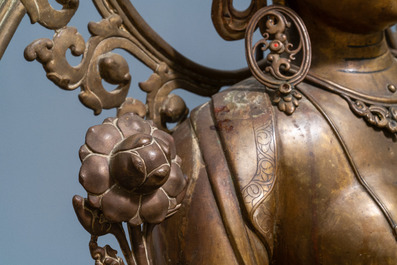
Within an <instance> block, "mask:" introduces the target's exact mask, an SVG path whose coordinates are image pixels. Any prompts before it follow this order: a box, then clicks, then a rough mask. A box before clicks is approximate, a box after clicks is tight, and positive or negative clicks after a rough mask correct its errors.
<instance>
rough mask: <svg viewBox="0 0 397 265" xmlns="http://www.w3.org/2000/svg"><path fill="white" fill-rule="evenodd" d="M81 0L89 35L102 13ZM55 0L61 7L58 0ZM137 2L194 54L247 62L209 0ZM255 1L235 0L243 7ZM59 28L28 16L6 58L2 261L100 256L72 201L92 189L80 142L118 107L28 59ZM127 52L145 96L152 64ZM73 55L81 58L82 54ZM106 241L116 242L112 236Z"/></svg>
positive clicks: (80, 24) (1, 74) (1, 72)
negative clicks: (94, 105)
mask: <svg viewBox="0 0 397 265" xmlns="http://www.w3.org/2000/svg"><path fill="white" fill-rule="evenodd" d="M80 1H81V3H80V7H79V9H78V11H77V13H76V14H75V17H74V18H73V20H72V21H71V22H70V24H69V25H72V26H76V27H77V28H78V30H79V32H81V33H82V34H83V36H84V37H85V38H86V39H87V38H88V37H89V35H88V31H87V27H86V25H87V23H88V22H89V21H99V20H100V19H101V18H100V16H99V14H98V13H97V11H96V9H95V7H94V5H93V4H92V3H91V1H89V0H88V1H87V0H80ZM50 2H51V3H52V4H53V5H54V7H57V8H59V5H58V4H56V3H55V1H50ZM135 2H136V3H135ZM135 2H134V1H133V3H134V4H135V6H136V8H137V9H138V11H139V12H140V13H141V14H142V16H143V17H144V18H145V19H146V21H147V22H148V23H149V25H151V26H152V27H153V28H154V29H155V30H156V31H157V32H158V33H159V34H160V35H161V36H162V37H163V38H164V39H165V40H166V41H168V42H170V43H171V44H172V45H173V46H174V47H175V48H176V49H177V50H179V51H180V52H181V53H183V54H184V55H186V56H187V57H189V58H191V59H193V60H194V61H197V62H199V63H201V64H204V65H207V66H211V67H215V68H222V69H236V68H240V67H245V65H246V63H245V58H244V47H243V43H242V42H241V41H240V42H237V43H236V42H232V43H230V42H225V41H223V40H222V39H221V38H220V37H219V36H218V35H217V33H216V32H215V30H214V28H213V26H212V24H211V17H210V14H211V1H210V0H200V1H186V0H171V1H160V0H157V1H152V0H146V1H143V0H140V1H135ZM248 2H249V1H244V0H242V1H237V3H235V5H236V7H237V8H240V9H241V8H244V7H245V6H246V5H248ZM52 35H53V32H51V31H49V30H47V29H44V28H42V27H41V26H40V25H38V24H35V25H31V24H30V21H29V19H28V17H27V16H25V18H24V19H23V21H22V23H21V25H20V27H19V28H18V30H17V32H16V34H15V35H14V38H13V39H12V41H11V43H10V45H9V47H8V49H7V51H6V52H5V55H4V57H3V59H2V60H1V61H0V93H1V94H0V123H1V126H0V264H2V265H3V264H4V265H22V264H40V265H47V264H58V265H64V264H65V265H66V264H67V265H70V264H84V265H87V264H94V262H93V260H92V259H91V257H90V254H89V251H88V242H89V234H88V233H87V232H86V231H85V230H84V229H83V228H82V227H81V226H80V224H79V222H78V221H77V218H76V217H75V214H74V211H73V207H72V197H73V195H74V194H79V195H83V196H85V192H84V190H83V188H82V187H81V186H80V184H79V182H78V172H79V167H80V161H79V159H78V150H79V147H80V145H81V144H83V142H84V136H85V132H86V130H87V129H88V128H89V127H90V126H93V125H95V124H99V123H101V122H102V121H103V119H104V118H105V117H108V116H114V115H115V111H114V110H111V111H104V112H103V113H102V114H101V115H100V116H94V115H93V113H92V111H91V110H89V109H87V108H85V107H84V106H83V105H82V104H80V102H79V100H78V98H77V95H78V92H79V89H77V90H75V91H63V90H61V89H59V88H58V87H56V86H55V85H54V84H53V83H52V82H50V81H49V80H47V79H46V77H45V72H44V70H43V69H42V66H41V64H39V63H37V62H26V61H25V60H24V58H23V50H24V48H25V47H26V46H27V45H28V44H29V43H30V42H32V41H33V40H35V39H37V38H42V37H47V38H52ZM70 57H72V56H70ZM127 59H128V60H129V66H130V71H131V75H132V78H133V83H132V87H131V89H130V96H133V97H138V98H140V99H141V100H144V99H143V98H142V93H138V90H139V89H138V87H137V83H138V82H140V81H145V80H146V79H147V78H148V77H149V75H150V73H151V72H150V71H149V70H147V69H146V68H145V67H144V66H143V65H141V64H140V63H138V62H137V61H136V60H133V59H131V57H127ZM71 62H72V65H77V63H78V60H71ZM139 92H140V91H139ZM184 97H185V98H186V99H187V101H188V105H189V107H190V108H192V107H193V106H196V105H198V104H200V103H201V102H203V99H200V98H191V97H190V96H187V94H184ZM204 101H205V100H204ZM100 243H101V245H102V246H103V245H105V244H108V243H110V244H111V245H112V247H116V246H117V244H116V243H114V240H112V238H111V237H105V238H103V239H102V240H100ZM119 255H121V253H120V252H119Z"/></svg>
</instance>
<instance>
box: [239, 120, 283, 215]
mask: <svg viewBox="0 0 397 265" xmlns="http://www.w3.org/2000/svg"><path fill="white" fill-rule="evenodd" d="M255 143H256V154H257V169H256V173H255V175H254V176H253V178H252V179H251V180H250V182H249V183H248V184H247V185H246V186H245V187H244V188H243V190H242V196H243V199H244V203H245V205H246V206H247V209H248V211H249V213H252V212H253V211H254V210H255V208H256V207H257V206H258V205H259V204H260V203H261V202H262V201H263V200H265V199H266V197H267V196H269V194H270V192H271V191H272V189H273V187H274V184H275V181H276V175H275V173H276V154H275V140H274V133H273V122H272V121H268V122H267V123H266V124H265V125H263V126H261V127H259V128H257V129H255Z"/></svg>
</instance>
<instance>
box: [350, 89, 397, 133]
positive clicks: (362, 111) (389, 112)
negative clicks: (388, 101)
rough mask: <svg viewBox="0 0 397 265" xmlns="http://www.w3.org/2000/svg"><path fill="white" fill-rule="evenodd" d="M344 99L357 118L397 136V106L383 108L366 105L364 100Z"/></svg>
mask: <svg viewBox="0 0 397 265" xmlns="http://www.w3.org/2000/svg"><path fill="white" fill-rule="evenodd" d="M344 98H345V99H346V100H347V102H348V103H349V106H350V109H351V110H352V111H353V113H355V114H356V115H357V116H359V117H361V118H363V119H364V120H365V121H366V122H367V123H368V124H369V125H370V126H373V127H375V128H379V129H381V130H385V131H387V132H389V133H391V134H394V135H395V134H397V108H396V106H381V105H375V104H370V103H366V102H364V101H362V100H358V99H352V98H350V97H348V96H344Z"/></svg>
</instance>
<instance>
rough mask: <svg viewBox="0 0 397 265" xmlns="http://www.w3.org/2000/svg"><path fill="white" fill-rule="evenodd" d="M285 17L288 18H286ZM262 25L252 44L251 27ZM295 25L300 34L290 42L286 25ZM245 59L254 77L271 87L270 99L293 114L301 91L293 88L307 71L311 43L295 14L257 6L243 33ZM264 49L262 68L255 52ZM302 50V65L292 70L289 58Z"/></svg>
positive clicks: (294, 58) (291, 59)
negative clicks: (296, 41)
mask: <svg viewBox="0 0 397 265" xmlns="http://www.w3.org/2000/svg"><path fill="white" fill-rule="evenodd" d="M287 17H288V18H289V19H290V21H289V20H287ZM264 18H265V19H266V20H265V23H264V24H263V26H262V28H261V29H262V32H263V33H262V35H263V39H261V40H259V41H258V42H256V43H255V44H254V45H252V40H253V35H254V31H255V30H256V28H257V27H258V26H261V25H262V24H261V20H262V19H264ZM292 25H294V26H295V28H296V30H297V32H298V34H299V42H298V44H297V45H294V44H293V43H291V42H289V40H288V38H287V32H286V31H287V29H289V28H291V27H292ZM245 41H246V42H245V44H246V54H247V62H248V66H249V67H250V69H251V71H252V74H253V75H254V77H255V78H256V79H257V80H258V81H259V82H261V83H262V84H264V85H265V86H266V87H267V88H268V89H270V90H272V92H273V96H272V102H273V103H274V104H277V106H278V109H279V110H280V111H283V112H285V113H286V114H289V115H290V114H292V113H293V112H294V111H295V108H296V107H297V106H298V105H299V100H300V99H301V98H302V95H301V94H300V93H299V92H298V91H296V90H295V89H294V86H296V85H297V84H299V83H300V82H301V81H302V80H303V79H304V78H305V76H306V75H307V73H308V71H309V68H310V63H311V47H310V40H309V35H308V32H307V29H306V27H305V25H304V24H303V21H302V20H301V19H300V18H299V17H298V15H297V14H296V13H295V12H294V11H292V10H291V9H289V8H286V7H282V6H269V7H264V8H262V9H260V10H259V11H258V12H257V13H256V14H255V15H254V16H253V17H252V19H251V21H250V23H249V25H248V28H247V33H246V40H245ZM258 52H259V54H260V53H262V52H264V53H265V54H267V55H266V58H265V59H266V62H267V66H266V67H265V69H264V70H265V72H263V71H262V69H261V68H260V67H259V65H258V63H257V62H256V56H257V53H258ZM299 53H301V54H300V55H301V57H302V59H301V66H300V67H299V69H298V71H296V72H295V73H291V71H290V69H291V64H292V61H294V60H296V57H297V55H298V54H299Z"/></svg>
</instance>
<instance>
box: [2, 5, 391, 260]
mask: <svg viewBox="0 0 397 265" xmlns="http://www.w3.org/2000/svg"><path fill="white" fill-rule="evenodd" d="M21 2H22V4H23V5H24V8H26V11H27V13H28V14H29V16H30V17H31V20H32V22H36V21H38V22H39V23H41V24H42V25H43V26H45V27H48V28H51V29H56V34H55V36H54V39H53V40H50V39H40V40H37V41H35V42H33V43H32V44H30V45H29V46H28V47H27V48H26V50H25V57H26V59H28V60H37V61H39V62H40V63H42V64H43V66H44V69H45V71H46V72H47V77H48V78H49V79H50V80H51V81H53V82H54V83H55V84H56V85H58V86H59V87H61V88H63V89H66V90H73V89H76V88H77V87H81V90H82V91H81V93H80V95H79V98H80V100H81V101H82V103H83V104H84V105H85V106H87V107H89V108H91V109H93V110H94V113H95V114H99V113H100V112H101V111H102V109H109V108H118V113H117V117H116V118H109V119H106V120H105V121H104V122H103V124H102V125H97V126H94V127H91V128H90V129H89V131H88V132H87V135H86V143H85V145H83V146H82V148H81V149H80V158H81V160H82V167H81V170H80V179H79V180H80V182H81V184H82V185H83V187H84V188H85V190H86V191H87V198H86V199H84V198H82V197H80V196H75V197H74V199H73V206H74V208H75V211H76V214H77V216H78V219H79V221H80V222H81V224H82V225H83V227H84V228H85V229H86V230H87V231H88V232H89V233H90V234H91V240H90V243H89V247H90V252H91V255H92V258H93V259H94V260H95V262H96V263H95V264H98V265H104V264H118V265H121V264H124V261H123V260H122V259H121V258H119V257H118V256H117V255H116V254H117V252H116V251H115V250H113V249H112V248H111V247H110V246H108V245H106V246H105V247H100V246H98V244H97V238H98V237H99V236H102V235H104V234H108V233H111V234H113V235H114V236H115V237H116V239H117V240H118V242H119V244H120V247H121V250H122V252H123V254H124V257H125V261H126V263H127V264H128V265H134V264H136V265H143V264H145V265H149V264H198V265H201V264H228V265H229V264H246V265H259V264H275V265H280V264H296V265H304V264H305V265H306V264H397V242H396V241H397V223H396V220H397V219H396V218H397V207H396V206H395V205H397V155H396V153H397V95H396V91H397V89H396V87H397V75H396V73H397V62H396V59H395V58H394V56H395V55H397V38H396V37H395V36H394V33H393V31H392V30H391V29H390V27H391V26H392V25H393V24H394V23H396V22H397V1H394V0H379V1H362V0H340V1H338V2H337V3H336V2H335V1H333V0H289V1H284V0H275V1H274V3H273V4H274V5H272V6H267V2H266V1H264V0H252V1H251V4H250V5H249V7H248V8H247V9H246V10H244V11H238V10H236V9H235V8H234V7H233V1H232V0H213V5H212V20H213V23H214V25H215V28H216V30H217V31H218V33H219V35H221V37H223V38H224V39H226V40H235V39H241V38H245V41H246V56H247V62H248V66H249V69H242V70H237V71H220V70H214V69H210V68H206V67H203V66H200V65H198V64H195V63H194V62H192V61H190V60H188V59H187V58H185V57H183V56H182V55H181V54H179V53H178V52H176V51H175V50H174V49H173V48H172V47H171V46H169V45H168V44H167V43H165V42H164V41H163V40H162V39H161V38H160V37H159V36H157V34H156V33H155V32H154V31H152V30H151V29H150V27H149V26H148V25H147V24H146V23H145V22H144V20H143V19H142V18H141V17H140V16H139V14H138V12H137V11H136V10H135V8H134V7H133V5H132V4H131V3H130V2H129V1H128V0H94V3H95V4H96V7H97V9H98V10H99V12H100V13H101V14H102V16H103V17H104V19H103V20H102V21H100V22H98V23H93V22H91V23H90V24H89V30H90V33H91V35H92V36H91V38H90V39H89V40H88V41H87V43H85V42H84V40H83V39H82V37H81V36H80V35H79V34H78V32H77V30H76V29H75V28H71V27H66V26H65V25H66V24H67V23H68V21H69V20H70V18H71V16H73V14H74V12H75V10H76V8H77V6H78V1H77V0H70V1H66V0H60V1H59V2H60V3H62V5H63V9H62V10H61V11H55V10H53V9H52V8H51V6H49V5H48V2H47V1H46V0H34V1H26V0H23V1H21ZM13 3H14V2H13ZM15 3H16V2H15ZM18 3H19V2H18ZM0 7H1V6H0ZM0 11H1V9H0ZM23 12H24V10H21V11H20V12H19V13H18V14H20V13H23ZM40 14H46V15H45V16H41V15H40ZM17 24H18V22H15V23H14V26H15V25H17ZM0 26H1V25H0ZM0 29H1V28H0ZM256 30H258V31H259V32H260V33H261V36H262V39H260V40H259V41H257V42H256V43H253V42H254V40H256V38H255V37H254V34H255V31H256ZM2 46H3V44H2V45H0V48H2ZM117 48H122V49H124V50H126V51H128V52H129V53H130V54H132V55H133V56H135V57H136V58H138V59H139V60H140V61H141V62H143V63H144V64H145V65H146V66H147V67H149V68H150V69H152V70H153V74H152V75H151V76H150V78H149V79H148V80H147V81H145V82H141V83H140V84H139V85H140V87H141V89H142V90H144V91H145V92H146V93H147V102H146V104H144V103H143V102H140V101H138V100H136V99H132V98H126V97H127V93H128V90H129V87H130V83H131V75H130V73H129V68H128V65H127V63H126V61H125V59H124V58H123V57H121V56H120V55H118V54H115V53H114V52H113V50H115V49H117ZM2 49H4V48H2ZM68 49H71V51H72V53H73V54H75V55H84V56H83V58H82V62H81V63H80V64H79V65H78V66H75V67H72V66H70V65H69V63H68V62H67V60H66V58H65V51H66V50H68ZM250 74H252V75H253V77H249V76H250ZM102 79H103V80H105V81H106V82H109V83H111V84H115V85H118V87H117V88H116V89H115V90H114V91H111V92H109V91H106V90H105V89H104V88H103V86H102V83H101V82H102ZM232 84H233V85H232ZM225 85H232V86H231V87H229V88H228V89H226V90H224V91H222V92H218V90H219V89H220V88H221V87H222V86H225ZM176 88H183V89H186V90H188V91H191V92H193V93H196V94H199V95H204V96H210V97H211V99H210V100H209V102H207V103H206V104H204V105H202V106H199V107H197V108H196V109H194V110H193V111H192V112H191V113H190V116H188V112H189V111H188V109H187V107H186V105H185V103H184V102H183V99H182V98H180V97H179V96H177V95H174V94H172V93H171V92H172V91H173V90H174V89H176ZM144 117H146V118H147V119H148V120H146V121H145V120H143V119H142V118H144ZM168 123H176V127H175V128H172V129H171V128H169V127H168ZM171 135H172V136H171ZM123 224H125V226H126V227H127V231H125V230H124V228H123ZM128 239H129V240H130V242H128Z"/></svg>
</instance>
